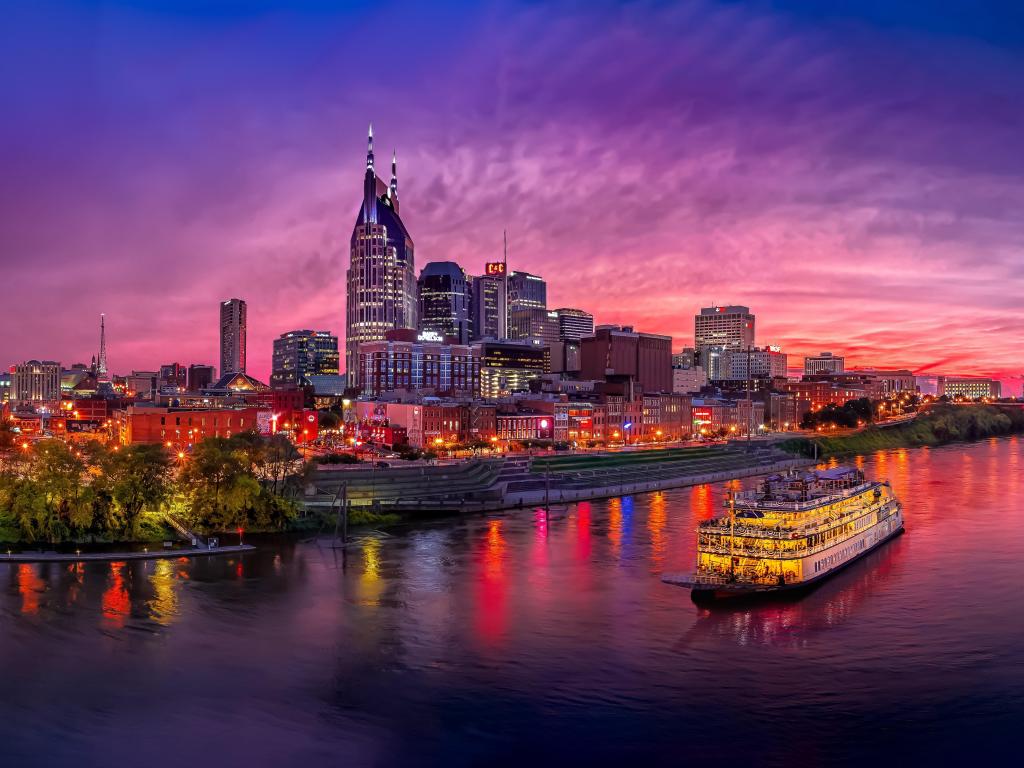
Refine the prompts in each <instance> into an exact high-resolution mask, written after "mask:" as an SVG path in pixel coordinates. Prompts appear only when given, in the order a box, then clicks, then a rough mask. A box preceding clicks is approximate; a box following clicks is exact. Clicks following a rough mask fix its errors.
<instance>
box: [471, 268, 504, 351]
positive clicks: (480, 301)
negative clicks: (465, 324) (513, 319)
mask: <svg viewBox="0 0 1024 768" xmlns="http://www.w3.org/2000/svg"><path fill="white" fill-rule="evenodd" d="M506 299H507V297H506V293H505V277H504V276H503V275H482V276H480V277H474V278H473V301H472V311H473V328H472V339H473V340H474V341H477V340H480V339H494V340H498V339H506V338H508V302H507V300H506Z"/></svg>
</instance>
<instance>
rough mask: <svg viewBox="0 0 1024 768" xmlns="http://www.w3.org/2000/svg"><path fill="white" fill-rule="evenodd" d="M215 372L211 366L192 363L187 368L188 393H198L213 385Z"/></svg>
mask: <svg viewBox="0 0 1024 768" xmlns="http://www.w3.org/2000/svg"><path fill="white" fill-rule="evenodd" d="M216 380H217V371H216V369H215V368H214V367H213V366H212V365H203V364H202V363H193V364H192V365H190V366H189V367H188V391H189V392H199V391H201V390H203V389H207V388H208V387H210V386H212V385H213V382H214V381H216Z"/></svg>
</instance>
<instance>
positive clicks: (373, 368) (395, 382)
mask: <svg viewBox="0 0 1024 768" xmlns="http://www.w3.org/2000/svg"><path fill="white" fill-rule="evenodd" d="M431 336H432V337H433V335H431ZM479 354H480V352H479V349H478V348H474V347H470V346H469V345H466V344H448V343H445V342H444V341H440V340H436V341H435V340H428V339H425V338H424V337H423V335H421V336H419V337H417V336H416V333H415V331H408V330H396V331H389V332H388V334H387V338H385V339H384V340H383V341H368V342H364V343H362V344H360V345H359V380H360V382H362V383H361V385H360V386H361V387H362V393H363V395H365V396H368V397H376V396H378V395H380V394H382V393H384V392H397V391H408V392H418V393H423V392H429V393H431V394H435V395H440V394H444V395H453V396H455V395H462V396H467V397H468V396H473V395H475V394H476V392H477V390H478V388H479V383H480V357H479Z"/></svg>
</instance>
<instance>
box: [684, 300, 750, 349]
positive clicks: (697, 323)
mask: <svg viewBox="0 0 1024 768" xmlns="http://www.w3.org/2000/svg"><path fill="white" fill-rule="evenodd" d="M693 339H694V347H695V348H696V349H697V350H698V351H699V350H700V349H701V348H702V347H721V348H723V349H747V348H748V347H752V346H754V316H753V315H752V314H751V313H750V309H749V307H741V306H725V307H705V308H703V309H701V311H700V314H699V315H695V316H694V318H693Z"/></svg>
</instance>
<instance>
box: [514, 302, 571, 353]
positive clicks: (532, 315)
mask: <svg viewBox="0 0 1024 768" xmlns="http://www.w3.org/2000/svg"><path fill="white" fill-rule="evenodd" d="M508 337H509V338H510V339H515V340H518V341H528V342H531V343H533V344H552V343H554V342H557V341H561V337H560V335H559V332H558V313H557V312H549V311H548V310H546V309H538V308H536V307H531V308H528V309H515V310H513V311H511V312H509V313H508Z"/></svg>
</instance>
